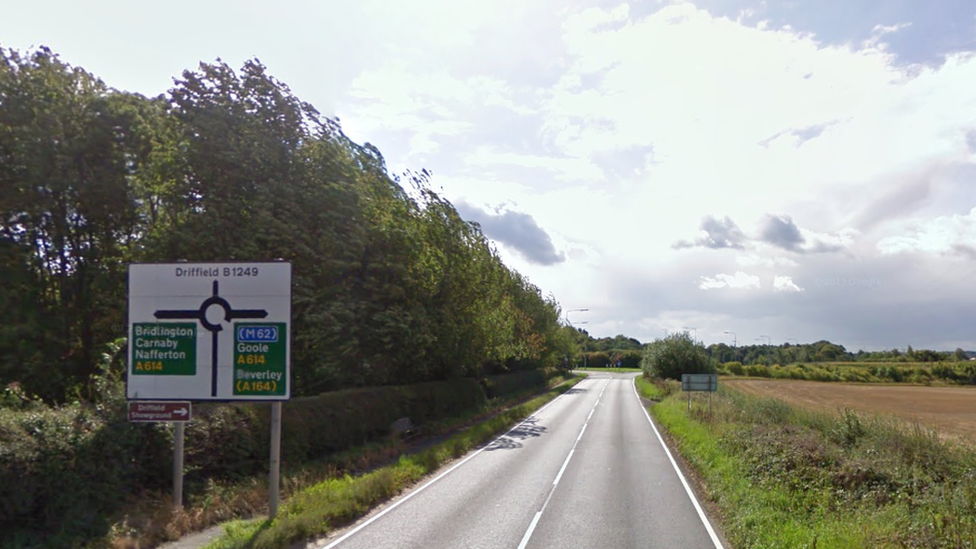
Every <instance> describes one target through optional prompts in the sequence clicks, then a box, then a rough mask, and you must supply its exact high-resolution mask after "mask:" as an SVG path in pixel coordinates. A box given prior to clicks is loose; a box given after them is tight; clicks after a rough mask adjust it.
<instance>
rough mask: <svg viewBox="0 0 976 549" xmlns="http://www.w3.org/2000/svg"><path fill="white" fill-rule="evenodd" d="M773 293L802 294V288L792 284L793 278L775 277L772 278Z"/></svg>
mask: <svg viewBox="0 0 976 549" xmlns="http://www.w3.org/2000/svg"><path fill="white" fill-rule="evenodd" d="M773 291H774V292H802V291H803V288H801V287H799V286H797V285H796V283H795V282H793V277H790V276H776V277H774V278H773Z"/></svg>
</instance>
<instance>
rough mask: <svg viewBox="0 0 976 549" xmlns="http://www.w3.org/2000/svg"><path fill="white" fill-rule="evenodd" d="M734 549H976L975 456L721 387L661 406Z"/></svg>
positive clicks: (871, 423) (927, 438)
mask: <svg viewBox="0 0 976 549" xmlns="http://www.w3.org/2000/svg"><path fill="white" fill-rule="evenodd" d="M651 413H652V414H653V416H654V417H655V419H656V420H657V421H658V422H659V423H660V424H661V425H662V426H663V427H664V428H665V430H666V431H667V432H668V433H669V434H670V436H671V437H672V439H673V440H674V442H675V444H676V446H677V448H678V450H679V451H680V452H681V454H682V455H683V456H684V457H685V459H686V460H687V461H688V462H689V463H690V464H691V465H692V466H693V467H694V468H695V469H697V471H698V472H699V473H700V475H701V478H702V479H703V482H704V485H705V493H706V497H707V498H708V499H710V500H712V501H714V502H715V503H716V504H717V505H718V507H719V508H720V510H721V513H722V515H723V517H724V518H725V522H724V526H725V533H726V536H727V537H728V539H729V540H730V542H731V543H732V545H733V546H734V547H764V548H779V547H782V548H795V547H838V548H846V547H851V548H854V547H865V548H867V547H872V548H873V547H912V548H915V547H917V548H922V547H926V548H930V547H931V548H943V547H944V548H960V547H976V450H974V449H973V448H971V447H962V446H958V445H956V444H954V443H950V442H945V441H942V440H940V439H939V438H938V436H937V435H936V434H935V433H933V432H931V431H928V430H925V429H923V428H921V427H919V426H917V425H910V424H905V423H898V422H895V420H890V419H878V418H874V417H868V416H861V415H858V414H855V413H854V412H852V411H849V410H844V411H842V412H841V413H840V414H836V413H835V414H828V413H823V412H813V411H808V410H801V409H796V408H792V407H790V406H788V405H787V404H785V403H783V402H782V401H779V400H775V399H768V398H758V397H753V396H747V395H744V394H741V393H738V392H735V391H732V390H722V391H720V392H719V394H718V395H717V396H716V397H715V398H714V399H713V402H712V411H711V413H709V412H707V411H706V410H705V409H704V407H703V406H695V407H693V409H692V410H691V411H689V410H688V408H687V404H686V402H685V401H684V400H683V399H682V396H681V395H680V393H679V394H677V395H674V396H672V397H669V398H666V399H664V400H663V401H661V402H660V403H658V404H656V405H655V406H653V407H651Z"/></svg>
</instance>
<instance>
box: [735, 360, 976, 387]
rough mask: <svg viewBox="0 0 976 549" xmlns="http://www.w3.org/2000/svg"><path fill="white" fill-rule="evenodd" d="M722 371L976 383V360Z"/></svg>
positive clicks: (829, 378) (820, 364)
mask: <svg viewBox="0 0 976 549" xmlns="http://www.w3.org/2000/svg"><path fill="white" fill-rule="evenodd" d="M718 373H719V374H722V375H729V376H747V377H763V378H771V379H798V380H805V381H845V382H860V383H912V384H920V385H933V384H943V385H976V362H958V363H954V362H934V363H933V362H911V363H903V362H891V363H883V362H815V363H796V364H788V365H785V366H781V365H779V364H773V365H765V364H740V363H738V362H726V363H724V364H719V366H718Z"/></svg>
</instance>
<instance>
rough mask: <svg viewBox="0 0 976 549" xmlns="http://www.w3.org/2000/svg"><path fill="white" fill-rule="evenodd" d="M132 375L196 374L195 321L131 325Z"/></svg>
mask: <svg viewBox="0 0 976 549" xmlns="http://www.w3.org/2000/svg"><path fill="white" fill-rule="evenodd" d="M131 349H132V362H131V364H132V372H131V373H132V374H133V375H137V376H192V375H196V373H197V324H196V323H195V322H143V323H135V324H133V325H132V344H131Z"/></svg>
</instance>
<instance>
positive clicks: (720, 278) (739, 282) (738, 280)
mask: <svg viewBox="0 0 976 549" xmlns="http://www.w3.org/2000/svg"><path fill="white" fill-rule="evenodd" d="M759 286H760V284H759V277H758V276H755V275H749V274H746V273H744V272H742V271H736V273H735V274H734V275H730V274H725V273H719V274H717V275H715V277H709V276H703V277H701V279H700V281H699V283H698V288H699V289H702V290H715V289H719V288H732V289H736V290H755V289H758V288H759Z"/></svg>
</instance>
